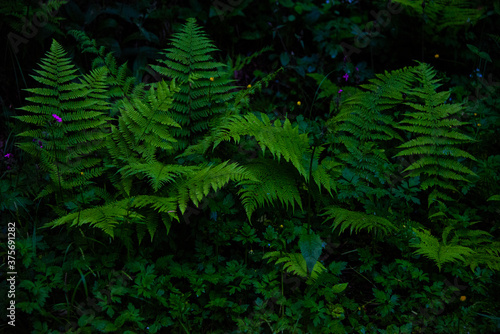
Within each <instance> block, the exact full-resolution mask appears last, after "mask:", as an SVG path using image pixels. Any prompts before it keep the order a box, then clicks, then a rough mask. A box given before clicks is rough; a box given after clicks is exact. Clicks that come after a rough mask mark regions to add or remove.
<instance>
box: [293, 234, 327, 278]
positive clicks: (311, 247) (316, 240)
mask: <svg viewBox="0 0 500 334" xmlns="http://www.w3.org/2000/svg"><path fill="white" fill-rule="evenodd" d="M299 247H300V251H301V253H302V256H303V257H304V259H305V260H306V265H307V272H308V273H311V272H312V270H313V268H314V265H315V264H316V262H317V261H318V259H319V256H320V255H321V250H322V248H323V247H322V245H321V239H320V237H319V236H318V235H316V234H314V233H312V234H303V235H301V237H300V240H299Z"/></svg>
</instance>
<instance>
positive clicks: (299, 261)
mask: <svg viewBox="0 0 500 334" xmlns="http://www.w3.org/2000/svg"><path fill="white" fill-rule="evenodd" d="M262 258H263V259H269V260H268V261H267V263H270V262H271V261H274V262H275V264H280V263H283V269H285V270H286V271H288V272H289V273H291V274H294V275H298V276H300V277H304V278H307V277H309V280H310V282H314V281H315V280H316V279H318V277H319V275H320V274H321V273H322V272H323V271H324V270H326V268H325V266H323V265H322V264H321V263H320V262H319V261H317V262H316V264H315V265H314V267H313V270H312V271H311V275H310V276H309V274H308V271H307V264H306V260H305V259H304V257H303V256H302V254H301V253H281V252H268V253H265V254H264V256H263V257H262ZM308 282H309V281H308Z"/></svg>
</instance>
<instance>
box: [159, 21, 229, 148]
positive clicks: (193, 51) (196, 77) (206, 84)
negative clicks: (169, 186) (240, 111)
mask: <svg viewBox="0 0 500 334" xmlns="http://www.w3.org/2000/svg"><path fill="white" fill-rule="evenodd" d="M213 51H217V49H216V48H215V47H214V45H213V44H212V42H211V41H210V39H209V38H208V37H207V36H206V34H205V33H204V32H203V31H202V28H201V27H199V26H198V25H197V24H196V20H195V19H193V18H190V19H188V20H187V23H186V24H185V25H184V26H183V28H182V29H181V31H180V32H179V33H176V34H174V37H173V39H172V47H171V48H169V49H166V50H164V52H163V53H162V55H163V56H164V57H165V59H160V60H158V61H159V63H160V64H161V65H152V66H151V67H152V68H153V69H154V70H156V71H157V72H158V73H160V74H162V75H165V76H167V77H169V78H171V79H175V80H176V81H178V82H180V83H181V85H180V91H179V93H178V94H177V95H176V96H175V107H174V119H175V121H176V122H177V123H179V124H180V125H181V127H182V128H180V129H177V130H174V131H173V132H172V133H173V135H174V136H175V137H176V138H178V139H179V141H178V143H176V148H177V149H178V150H180V149H184V148H185V147H186V146H187V145H189V144H193V143H195V142H196V141H197V140H198V139H199V137H200V136H202V135H203V134H204V133H206V132H207V130H208V128H209V121H210V120H211V118H212V117H213V116H214V115H218V114H222V113H223V111H224V108H225V102H227V101H229V100H231V99H233V98H234V92H233V87H232V86H231V85H230V83H231V80H230V79H229V77H228V74H227V72H226V71H225V68H226V67H227V66H226V65H224V64H223V63H218V62H215V61H214V60H213V58H212V56H211V55H210V54H211V53H212V52H213Z"/></svg>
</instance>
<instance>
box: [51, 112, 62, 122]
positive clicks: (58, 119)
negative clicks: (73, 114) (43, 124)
mask: <svg viewBox="0 0 500 334" xmlns="http://www.w3.org/2000/svg"><path fill="white" fill-rule="evenodd" d="M52 117H54V118H55V119H56V120H57V121H58V122H59V123H61V122H62V118H61V117H59V116H57V115H56V114H52Z"/></svg>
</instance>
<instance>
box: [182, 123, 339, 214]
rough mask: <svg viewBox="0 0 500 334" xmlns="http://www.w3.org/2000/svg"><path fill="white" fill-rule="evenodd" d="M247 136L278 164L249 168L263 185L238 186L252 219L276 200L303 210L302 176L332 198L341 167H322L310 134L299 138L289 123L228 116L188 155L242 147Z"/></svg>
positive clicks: (327, 163) (262, 163) (328, 164)
mask: <svg viewBox="0 0 500 334" xmlns="http://www.w3.org/2000/svg"><path fill="white" fill-rule="evenodd" d="M259 116H260V117H259ZM244 136H253V137H255V139H256V140H257V143H258V145H259V146H260V147H261V149H262V151H263V152H264V154H265V152H266V150H268V151H269V152H270V153H271V154H272V155H273V157H274V159H275V160H277V162H273V161H272V160H270V161H266V160H265V159H257V160H254V162H253V163H252V164H249V165H248V166H247V168H248V170H249V172H250V173H252V174H253V175H254V177H255V178H257V179H260V180H261V181H263V182H260V183H255V182H253V181H244V182H240V183H239V185H241V186H242V187H243V188H242V189H241V190H240V191H239V194H240V196H241V198H242V202H243V205H244V206H245V210H246V212H247V215H248V217H249V219H250V216H251V214H252V212H253V211H254V210H255V209H256V208H257V207H260V206H262V205H264V204H270V203H272V202H274V201H277V200H279V201H280V202H281V203H282V204H285V205H286V206H287V207H288V204H291V205H292V208H294V203H297V204H298V205H299V206H300V207H301V208H302V203H301V200H300V196H299V192H298V189H297V177H300V176H302V177H303V178H304V180H305V181H306V182H309V178H310V174H311V175H312V176H313V180H312V181H314V182H315V183H316V184H317V185H318V187H320V188H321V187H324V188H325V189H327V191H328V192H329V193H330V194H332V193H331V190H332V189H333V190H335V189H336V184H335V182H334V180H333V177H332V174H334V173H335V171H337V169H338V164H336V163H335V162H332V161H330V160H324V162H323V163H321V164H318V161H319V154H320V153H321V149H320V150H318V151H317V152H315V153H314V156H313V150H312V149H311V147H310V146H309V138H308V136H307V134H299V132H298V127H292V125H291V123H290V121H289V120H288V119H286V120H285V121H284V123H283V124H281V121H279V120H276V121H275V122H273V123H271V121H270V120H269V118H268V117H267V115H265V114H262V113H259V114H258V115H254V114H246V115H232V116H228V117H226V118H225V119H224V120H221V122H220V123H218V126H217V127H215V128H214V129H212V131H211V133H210V134H209V135H208V136H207V137H205V139H204V140H203V141H202V142H201V143H200V144H198V145H197V146H196V147H191V148H190V149H191V150H188V151H189V154H192V153H194V152H196V153H199V154H203V153H205V151H206V150H208V148H209V147H210V146H211V145H213V147H214V149H215V147H217V145H219V144H220V143H221V142H222V141H231V140H234V141H235V142H236V143H239V141H240V140H241V138H242V137H244ZM181 156H183V155H181ZM282 159H283V160H285V161H286V162H288V163H289V165H290V164H291V165H292V166H293V167H294V168H295V169H291V168H290V166H287V165H286V164H280V162H281V161H282ZM311 159H312V160H313V164H312V171H311V173H309V170H310V165H311V164H310V162H311ZM297 172H298V174H297Z"/></svg>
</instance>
